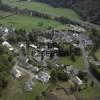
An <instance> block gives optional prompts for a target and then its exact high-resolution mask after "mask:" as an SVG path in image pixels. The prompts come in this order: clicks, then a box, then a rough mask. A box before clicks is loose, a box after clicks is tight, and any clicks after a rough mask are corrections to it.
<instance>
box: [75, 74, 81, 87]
mask: <svg viewBox="0 0 100 100" xmlns="http://www.w3.org/2000/svg"><path fill="white" fill-rule="evenodd" d="M73 81H74V83H75V84H77V85H78V86H80V85H82V84H83V82H82V80H81V79H80V78H79V77H78V76H75V78H74V80H73Z"/></svg>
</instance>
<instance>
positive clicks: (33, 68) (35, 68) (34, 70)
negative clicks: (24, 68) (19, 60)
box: [30, 66, 39, 73]
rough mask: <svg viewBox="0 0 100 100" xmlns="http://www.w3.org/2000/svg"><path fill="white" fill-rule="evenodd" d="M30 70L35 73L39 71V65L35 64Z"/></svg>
mask: <svg viewBox="0 0 100 100" xmlns="http://www.w3.org/2000/svg"><path fill="white" fill-rule="evenodd" d="M30 71H31V72H33V73H37V72H38V71H39V68H38V67H33V66H32V67H31V68H30Z"/></svg>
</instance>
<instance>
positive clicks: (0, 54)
mask: <svg viewBox="0 0 100 100" xmlns="http://www.w3.org/2000/svg"><path fill="white" fill-rule="evenodd" d="M13 64H14V62H13V55H12V53H11V52H9V51H8V49H7V48H5V47H3V46H2V45H0V95H1V92H2V90H3V89H4V88H6V87H7V85H8V79H7V78H8V76H9V72H10V70H11V67H12V66H13Z"/></svg>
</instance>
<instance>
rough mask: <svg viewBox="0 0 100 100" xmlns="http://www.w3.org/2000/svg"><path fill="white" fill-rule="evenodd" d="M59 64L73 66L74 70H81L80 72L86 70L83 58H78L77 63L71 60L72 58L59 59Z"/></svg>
mask: <svg viewBox="0 0 100 100" xmlns="http://www.w3.org/2000/svg"><path fill="white" fill-rule="evenodd" d="M58 62H59V63H61V64H71V65H73V67H74V68H77V69H80V70H83V69H84V65H83V64H84V63H83V59H82V57H76V61H75V62H73V61H72V60H70V58H68V57H62V58H60V59H59V61H58Z"/></svg>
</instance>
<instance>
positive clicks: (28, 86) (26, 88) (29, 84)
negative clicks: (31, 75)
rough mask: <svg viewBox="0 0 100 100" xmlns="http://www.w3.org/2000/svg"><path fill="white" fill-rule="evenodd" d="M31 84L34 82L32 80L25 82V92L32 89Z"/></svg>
mask: <svg viewBox="0 0 100 100" xmlns="http://www.w3.org/2000/svg"><path fill="white" fill-rule="evenodd" d="M33 85H34V82H33V81H32V80H29V81H27V82H25V86H24V90H25V91H27V92H29V91H32V89H33Z"/></svg>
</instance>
